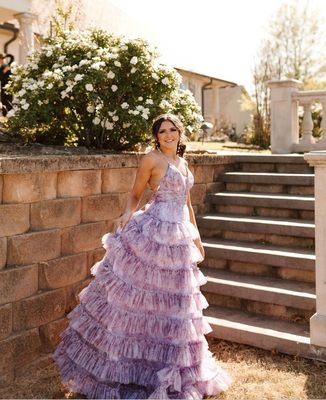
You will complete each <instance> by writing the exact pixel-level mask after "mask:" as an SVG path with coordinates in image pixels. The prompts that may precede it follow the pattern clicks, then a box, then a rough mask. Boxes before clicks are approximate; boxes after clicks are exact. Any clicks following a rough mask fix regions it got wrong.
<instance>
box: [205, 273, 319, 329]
mask: <svg viewBox="0 0 326 400" xmlns="http://www.w3.org/2000/svg"><path fill="white" fill-rule="evenodd" d="M201 271H202V272H203V274H204V275H205V276H206V277H207V283H206V284H205V285H203V286H202V287H201V290H202V292H203V293H204V295H205V296H207V297H208V301H209V303H210V304H215V305H219V306H224V307H230V308H239V309H242V310H245V311H249V312H254V313H258V314H265V315H270V316H274V317H276V316H277V317H279V318H280V319H283V320H289V321H296V322H300V323H302V324H309V319H310V318H311V316H312V315H313V314H314V313H315V310H316V295H315V285H314V284H313V283H306V282H298V281H290V280H284V279H277V278H272V277H266V276H248V275H244V274H239V273H235V272H233V271H229V270H216V269H214V268H201ZM280 306H281V307H280Z"/></svg>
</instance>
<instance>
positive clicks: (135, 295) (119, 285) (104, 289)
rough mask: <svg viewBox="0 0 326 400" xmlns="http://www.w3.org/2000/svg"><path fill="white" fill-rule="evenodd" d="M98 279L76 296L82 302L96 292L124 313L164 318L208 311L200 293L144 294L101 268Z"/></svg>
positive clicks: (160, 292)
mask: <svg viewBox="0 0 326 400" xmlns="http://www.w3.org/2000/svg"><path fill="white" fill-rule="evenodd" d="M97 276H98V279H95V280H93V281H92V282H91V283H90V284H89V285H88V286H87V287H85V288H84V289H83V290H82V291H81V292H80V294H79V298H80V299H81V300H82V299H83V297H84V295H85V294H86V293H87V292H89V291H90V290H95V291H99V292H101V293H102V294H103V296H104V297H105V298H106V299H107V300H108V301H110V300H111V299H114V301H115V302H116V303H118V304H120V305H122V306H123V307H126V308H128V309H131V310H132V309H135V308H136V309H137V310H142V311H144V312H154V313H162V314H167V315H171V314H174V315H178V316H181V317H182V316H190V315H194V314H198V313H199V312H200V311H202V310H203V309H204V308H207V307H208V302H207V300H206V298H205V296H204V295H203V294H202V293H201V291H200V290H196V291H194V292H193V293H191V294H183V293H180V292H179V293H178V292H176V293H174V292H168V291H164V290H145V289H143V288H139V287H136V285H135V284H133V283H128V282H125V281H124V280H123V279H121V278H120V277H119V276H118V275H116V274H115V272H114V271H113V269H112V266H111V265H107V266H104V265H103V264H102V265H101V266H100V268H99V269H98V270H97Z"/></svg>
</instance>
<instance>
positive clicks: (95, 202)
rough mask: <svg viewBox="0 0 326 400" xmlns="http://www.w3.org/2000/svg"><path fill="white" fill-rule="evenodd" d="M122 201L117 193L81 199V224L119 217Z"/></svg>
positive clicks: (122, 209)
mask: <svg viewBox="0 0 326 400" xmlns="http://www.w3.org/2000/svg"><path fill="white" fill-rule="evenodd" d="M123 200H124V199H122V198H121V196H120V195H119V194H118V193H110V194H101V195H97V196H89V197H84V198H83V199H82V222H93V221H103V220H106V219H112V218H117V217H119V216H120V215H121V214H122V213H123V211H124V207H123Z"/></svg>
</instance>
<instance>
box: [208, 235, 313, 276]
mask: <svg viewBox="0 0 326 400" xmlns="http://www.w3.org/2000/svg"><path fill="white" fill-rule="evenodd" d="M202 243H203V246H204V249H205V256H207V257H208V258H215V259H223V260H232V261H241V262H245V263H260V264H264V265H271V266H275V267H285V268H293V269H302V270H309V271H314V269H315V259H316V257H315V254H314V252H313V251H312V250H307V249H305V250H303V249H293V248H280V247H279V246H267V245H262V244H258V243H251V242H247V243H246V242H239V241H231V240H230V241H229V240H223V239H208V238H204V239H202Z"/></svg>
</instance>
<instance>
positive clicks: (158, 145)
mask: <svg viewBox="0 0 326 400" xmlns="http://www.w3.org/2000/svg"><path fill="white" fill-rule="evenodd" d="M155 147H156V149H159V148H160V142H159V141H158V140H155Z"/></svg>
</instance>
